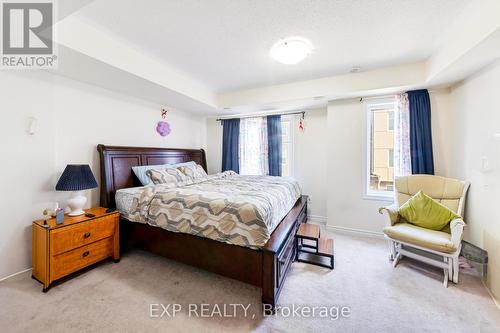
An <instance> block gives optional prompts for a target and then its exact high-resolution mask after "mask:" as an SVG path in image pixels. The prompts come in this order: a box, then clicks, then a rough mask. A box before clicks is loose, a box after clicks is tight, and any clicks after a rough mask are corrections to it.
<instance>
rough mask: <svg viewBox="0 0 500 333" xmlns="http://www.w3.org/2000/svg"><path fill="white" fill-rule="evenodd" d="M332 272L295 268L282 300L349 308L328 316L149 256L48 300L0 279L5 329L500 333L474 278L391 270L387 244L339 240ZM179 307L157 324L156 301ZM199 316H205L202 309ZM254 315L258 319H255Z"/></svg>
mask: <svg viewBox="0 0 500 333" xmlns="http://www.w3.org/2000/svg"><path fill="white" fill-rule="evenodd" d="M335 239H336V244H335V247H336V251H337V259H336V260H337V261H336V268H335V270H334V271H329V270H328V269H324V268H320V267H315V266H310V265H306V264H302V263H294V264H293V266H292V270H291V272H290V274H289V276H288V280H287V281H286V284H285V287H284V290H283V292H282V296H281V304H283V305H287V306H291V305H293V304H296V305H301V306H329V307H330V306H337V307H342V306H344V307H349V309H350V316H349V317H348V318H339V319H337V320H332V319H329V318H315V319H312V318H304V317H290V316H288V317H285V315H286V313H285V312H284V313H283V314H282V315H279V314H278V316H276V317H267V318H263V317H262V315H261V305H260V290H259V289H258V288H255V287H252V286H249V285H246V284H244V283H240V282H237V281H234V280H230V279H226V278H223V277H221V276H218V275H215V274H211V273H208V272H205V271H202V270H199V269H196V268H192V267H189V266H186V265H182V264H179V263H175V262H173V261H169V260H167V259H164V258H161V257H157V256H154V255H152V254H149V253H145V252H140V251H136V252H132V253H129V254H127V255H126V256H124V257H123V258H122V261H121V262H120V263H118V264H113V263H112V262H110V261H106V262H104V263H102V264H100V265H98V266H97V267H95V268H94V269H92V270H90V271H88V272H85V273H84V274H80V275H78V276H76V277H74V278H72V279H70V280H68V281H66V282H65V283H62V284H60V285H58V286H55V287H53V288H52V289H51V290H50V291H49V292H48V293H47V294H44V293H42V291H41V289H42V288H41V285H40V284H39V283H38V282H36V281H34V280H32V279H31V277H30V274H31V273H30V272H28V273H24V274H21V275H18V276H16V277H14V278H11V279H9V280H6V281H3V282H0V303H1V306H0V327H1V329H2V332H29V331H36V332H156V331H158V332H221V331H227V332H239V331H256V332H425V331H427V332H499V330H500V311H498V309H497V308H496V307H495V305H494V303H493V301H492V299H491V298H490V297H489V295H488V293H487V291H486V290H485V288H484V287H483V285H482V284H481V282H480V280H479V279H478V278H477V277H475V276H473V275H472V274H471V272H467V271H464V272H463V274H461V276H460V277H461V280H460V283H459V285H458V286H456V285H454V284H451V285H450V286H449V287H448V289H445V288H444V287H443V285H442V272H441V271H440V270H437V269H434V268H432V267H429V266H425V265H422V264H421V263H417V262H415V261H412V260H409V259H404V260H403V261H402V262H401V264H400V265H399V266H398V267H397V268H396V269H393V268H392V266H391V264H390V263H389V262H388V260H387V258H388V256H387V246H386V243H385V242H384V241H383V240H379V239H370V238H357V237H350V236H341V235H335ZM151 303H162V304H164V305H165V306H167V304H169V303H178V304H181V306H183V310H182V311H181V312H179V313H177V315H176V316H175V318H172V317H165V316H164V317H162V318H150V316H149V314H150V313H149V311H150V304H151ZM189 303H195V304H201V303H209V304H210V305H211V306H212V308H211V309H213V306H214V304H219V305H221V307H222V304H224V303H226V304H232V303H242V304H245V305H246V304H250V308H249V310H248V313H249V317H247V318H244V317H243V311H238V312H237V314H238V317H237V318H219V317H215V318H201V317H200V318H197V317H194V312H193V313H192V316H191V317H189V316H188V308H187V307H188V304H189ZM198 313H199V314H200V315H201V312H200V311H198ZM252 313H253V314H255V317H254V318H252V316H251V314H252Z"/></svg>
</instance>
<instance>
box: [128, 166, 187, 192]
mask: <svg viewBox="0 0 500 333" xmlns="http://www.w3.org/2000/svg"><path fill="white" fill-rule="evenodd" d="M195 164H196V163H195V162H193V161H190V162H183V163H177V164H161V165H138V166H134V167H132V171H133V172H134V173H135V175H136V176H137V178H138V179H139V181H140V182H141V184H142V185H143V186H146V185H153V181H152V180H151V178H150V177H149V176H148V175H147V174H146V172H147V171H148V170H151V169H166V168H174V169H175V168H177V167H180V166H185V165H195Z"/></svg>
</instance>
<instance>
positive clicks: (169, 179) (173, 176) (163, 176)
mask: <svg viewBox="0 0 500 333" xmlns="http://www.w3.org/2000/svg"><path fill="white" fill-rule="evenodd" d="M146 175H147V176H148V177H149V178H150V179H151V181H152V182H153V184H155V185H158V184H173V185H177V184H179V183H184V182H187V181H189V178H188V177H186V175H184V174H183V173H182V172H180V171H179V170H178V169H175V168H166V169H149V170H148V171H146Z"/></svg>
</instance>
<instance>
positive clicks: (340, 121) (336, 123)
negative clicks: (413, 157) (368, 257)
mask: <svg viewBox="0 0 500 333" xmlns="http://www.w3.org/2000/svg"><path fill="white" fill-rule="evenodd" d="M431 107H432V130H433V145H434V165H435V171H436V174H438V175H444V176H446V175H447V174H448V173H449V167H450V162H449V159H450V156H451V152H450V148H449V145H450V143H451V140H452V134H451V133H450V131H449V130H448V129H449V127H450V125H449V121H450V107H449V94H448V91H447V90H440V91H436V92H432V93H431ZM365 117H366V114H365V110H364V107H363V103H361V102H360V101H359V100H358V99H356V100H341V101H332V102H330V103H329V105H328V128H327V138H326V141H327V142H328V152H327V155H328V170H329V173H328V215H327V216H328V226H330V227H332V228H337V229H347V230H350V231H360V232H363V233H370V234H381V233H382V228H383V226H384V218H383V216H381V215H380V214H378V208H379V207H382V206H385V205H388V204H391V202H387V201H380V200H372V199H365V198H363V176H364V175H363V172H364V168H363V166H364V163H365V158H364V149H365V147H364V145H365V133H366V129H365Z"/></svg>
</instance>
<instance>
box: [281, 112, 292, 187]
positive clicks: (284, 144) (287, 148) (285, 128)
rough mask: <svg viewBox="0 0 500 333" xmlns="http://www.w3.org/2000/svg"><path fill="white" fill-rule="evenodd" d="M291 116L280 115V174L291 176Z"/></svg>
mask: <svg viewBox="0 0 500 333" xmlns="http://www.w3.org/2000/svg"><path fill="white" fill-rule="evenodd" d="M293 119H294V118H293V116H281V175H282V176H284V177H290V176H292V172H293V171H292V170H293V169H292V167H293Z"/></svg>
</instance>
